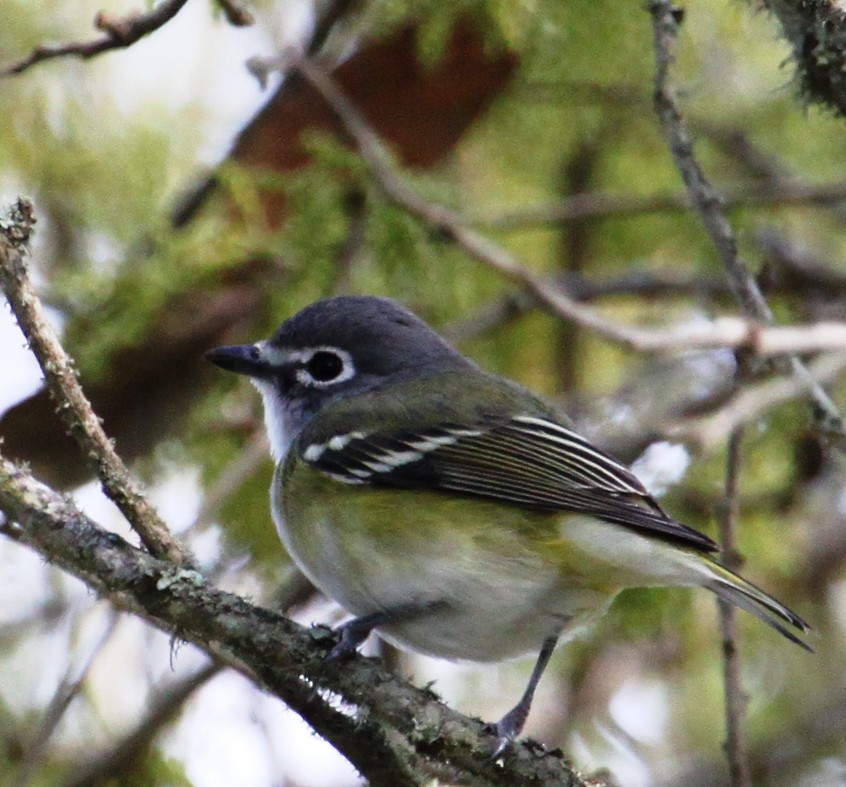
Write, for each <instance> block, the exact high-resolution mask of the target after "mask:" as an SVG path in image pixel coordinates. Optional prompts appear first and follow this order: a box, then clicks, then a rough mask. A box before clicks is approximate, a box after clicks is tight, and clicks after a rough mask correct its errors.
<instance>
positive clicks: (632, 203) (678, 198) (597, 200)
mask: <svg viewBox="0 0 846 787" xmlns="http://www.w3.org/2000/svg"><path fill="white" fill-rule="evenodd" d="M844 201H846V183H843V182H842V181H838V182H836V183H821V184H807V183H793V182H789V181H780V182H768V183H744V184H738V185H734V186H727V187H726V188H725V189H724V190H723V206H724V207H726V208H751V207H758V206H763V205H766V206H772V205H823V206H829V205H833V204H838V203H841V202H844ZM688 210H690V200H689V199H688V193H687V192H686V191H685V192H677V193H675V194H650V195H647V196H630V195H629V196H627V195H621V194H602V193H584V194H573V195H572V196H569V197H565V198H564V199H560V200H557V201H555V202H549V203H546V204H542V205H533V206H529V207H526V208H519V209H517V210H513V211H509V212H507V213H499V214H489V215H485V216H479V217H478V218H476V219H474V220H473V221H474V223H476V224H479V225H482V226H485V227H491V228H494V229H504V230H521V229H525V228H528V227H535V226H544V225H547V224H566V223H569V222H572V221H578V220H579V219H587V218H608V217H615V218H619V217H628V216H638V215H641V214H644V213H670V212H679V211H688Z"/></svg>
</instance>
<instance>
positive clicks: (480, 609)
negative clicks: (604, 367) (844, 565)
mask: <svg viewBox="0 0 846 787" xmlns="http://www.w3.org/2000/svg"><path fill="white" fill-rule="evenodd" d="M206 358H207V359H208V360H209V361H211V362H212V363H214V364H216V365H217V366H219V367H221V368H222V369H224V370H227V371H230V372H235V373H238V374H241V375H246V376H247V377H249V378H250V380H251V381H252V383H253V384H254V385H255V387H256V388H257V389H258V391H259V393H260V394H261V397H262V400H263V405H264V417H265V425H266V429H267V435H268V440H269V445H270V450H271V454H272V457H273V460H274V461H275V472H274V477H273V482H272V486H271V493H270V497H271V513H272V516H273V520H274V522H275V525H276V528H277V530H278V533H279V536H280V538H281V540H282V543H283V545H284V546H285V548H286V549H287V551H288V553H289V554H290V556H291V557H292V558H293V560H294V561H295V563H296V564H297V566H298V567H299V568H300V569H301V570H302V572H303V573H304V574H305V575H306V576H307V577H308V578H309V579H310V580H311V582H312V583H313V584H314V585H315V586H316V587H317V588H319V589H320V590H321V591H322V592H323V593H324V594H325V595H326V596H328V597H329V598H331V599H333V600H334V601H336V602H338V603H339V604H340V605H341V606H342V607H343V608H344V609H345V610H346V611H347V612H348V613H350V614H351V615H352V616H353V617H352V618H351V619H350V620H349V621H347V622H346V623H343V624H341V626H340V627H339V632H338V635H339V636H338V640H337V644H335V645H334V647H333V648H332V651H331V652H330V653H329V659H331V660H334V659H339V658H342V657H343V656H345V655H347V654H350V653H352V652H353V651H355V649H356V648H357V647H358V646H359V645H360V644H361V643H362V642H363V641H364V640H365V639H366V638H367V637H368V636H369V635H370V633H371V632H373V631H374V630H375V631H376V632H377V633H378V634H379V635H380V636H381V637H382V638H383V639H385V640H386V641H388V642H389V643H391V644H394V645H396V646H398V647H400V648H403V649H408V650H411V651H415V652H418V653H422V654H426V655H430V656H435V657H439V658H443V659H451V660H461V661H471V662H499V661H503V660H506V659H513V658H516V657H520V656H526V655H529V654H534V655H535V663H534V669H533V670H532V673H531V676H530V678H529V681H528V684H527V686H526V689H525V691H524V693H523V695H522V696H521V697H520V699H519V700H518V702H517V703H516V704H515V705H514V707H513V708H512V709H511V710H509V711H508V712H507V713H506V714H505V715H504V716H503V717H502V718H501V719H500V720H499V721H498V722H497V723H496V724H495V725H493V726H494V731H495V734H496V740H497V742H496V748H495V752H494V756H498V755H500V754H502V752H504V751H505V749H506V747H507V746H508V745H509V744H510V743H511V742H512V741H514V740H515V739H516V738H517V737H519V735H520V733H521V732H522V730H523V727H524V725H525V722H526V719H527V717H528V715H529V711H530V708H531V704H532V700H533V697H534V694H535V691H536V689H537V686H538V683H539V681H540V679H541V676H542V675H543V672H544V670H545V668H546V666H547V664H548V662H549V659H550V657H551V655H552V653H553V651H554V650H555V648H556V647H557V645H558V644H559V643H561V642H562V641H565V640H566V639H568V638H571V637H572V636H573V634H575V633H576V632H578V631H580V630H582V629H584V628H585V627H588V626H589V625H590V624H592V623H593V622H594V621H595V620H596V619H597V618H598V617H599V616H600V615H602V614H603V613H604V612H605V611H606V610H607V609H608V607H609V606H610V604H611V602H612V601H613V599H614V597H615V596H616V595H617V594H618V593H619V592H620V591H621V590H623V589H625V588H630V587H648V586H685V587H704V588H706V589H708V590H710V591H712V592H713V593H715V594H716V595H717V596H719V597H720V598H721V599H724V600H725V601H727V602H730V603H731V604H733V605H735V606H737V607H739V608H741V609H744V610H746V611H747V612H750V613H752V614H753V615H755V616H756V617H758V618H760V619H761V620H762V621H764V622H765V623H767V624H768V625H770V626H771V627H772V628H774V629H775V630H776V631H778V632H779V633H780V634H782V635H783V636H784V637H786V638H787V639H788V640H790V641H791V642H794V643H796V644H798V645H800V646H801V647H803V648H804V649H806V650H811V648H810V646H809V645H808V644H807V642H806V641H805V638H804V635H805V634H807V633H808V632H809V631H810V627H809V626H808V624H807V623H806V622H805V621H804V620H803V619H802V618H800V617H799V616H798V615H797V614H796V613H794V612H792V611H791V610H790V609H788V608H787V607H786V606H785V605H784V604H782V603H781V602H779V601H777V600H776V599H775V598H773V597H772V596H770V595H769V594H767V593H765V592H764V591H763V590H761V589H759V588H758V587H756V586H755V585H753V584H752V583H751V582H749V581H747V580H746V579H744V578H742V577H741V576H739V575H738V574H736V573H734V572H732V571H730V570H729V569H727V568H725V567H723V566H722V565H720V564H719V563H718V562H717V561H716V560H715V558H714V557H713V554H714V553H715V552H717V551H718V548H717V545H716V544H715V543H714V542H713V541H712V540H711V539H710V538H709V537H708V536H706V535H704V534H703V533H700V532H699V531H697V530H695V529H693V528H691V527H688V526H687V525H684V524H682V523H681V522H678V521H676V520H675V519H673V518H672V517H671V516H670V515H669V514H667V513H666V512H665V511H664V509H663V508H662V507H661V505H659V503H658V502H657V500H656V499H655V498H654V497H653V496H652V495H651V494H650V493H649V492H648V491H647V489H646V488H645V487H644V485H643V484H642V483H641V481H639V480H638V478H637V477H636V476H635V475H634V474H633V473H632V472H631V471H630V470H629V469H628V468H627V467H626V466H625V465H624V464H623V463H622V462H620V461H618V460H617V459H615V458H614V457H612V456H611V455H609V454H608V453H606V452H605V451H602V450H601V449H599V448H598V447H597V446H595V445H593V444H592V443H591V442H590V441H589V440H588V439H586V438H585V437H583V436H582V435H580V434H579V433H578V432H577V431H576V430H575V429H574V428H573V426H572V424H571V422H570V421H569V419H568V418H567V417H566V416H565V415H564V414H563V413H560V412H558V411H557V410H556V408H554V407H552V406H551V405H550V404H547V403H546V402H544V401H543V400H542V399H541V398H539V397H538V396H536V395H535V394H534V393H532V392H531V391H530V390H528V389H527V388H525V387H523V386H521V385H519V384H518V383H516V382H514V381H512V380H510V379H507V378H504V377H501V376H498V375H496V374H493V373H490V372H488V371H485V370H483V369H482V368H480V367H479V366H478V365H477V364H476V363H474V362H473V361H472V360H470V359H468V358H466V357H465V356H463V355H462V354H461V353H460V352H459V351H458V350H457V349H455V348H454V347H453V346H452V345H451V344H450V343H449V342H447V341H446V340H445V339H444V338H443V337H442V336H440V335H439V334H438V333H437V332H436V331H435V330H433V329H432V328H431V327H430V326H429V325H428V324H427V323H425V322H424V321H423V320H422V319H420V318H419V317H417V316H416V315H415V314H413V313H412V312H411V311H409V310H408V309H406V308H405V307H404V306H402V305H400V304H399V303H398V302H396V301H394V300H391V299H388V298H383V297H377V296H369V295H361V296H355V295H347V296H338V297H333V298H327V299H324V300H320V301H317V302H315V303H313V304H311V305H309V306H306V307H305V308H303V309H302V310H301V311H299V312H298V313H297V314H295V315H294V316H292V317H290V318H289V319H287V320H286V321H285V322H283V323H282V325H281V326H280V327H279V329H278V330H277V331H276V333H274V334H273V335H272V337H271V338H269V339H267V340H263V341H259V342H256V343H254V344H244V345H231V346H225V347H218V348H215V349H212V350H209V351H208V352H207V353H206Z"/></svg>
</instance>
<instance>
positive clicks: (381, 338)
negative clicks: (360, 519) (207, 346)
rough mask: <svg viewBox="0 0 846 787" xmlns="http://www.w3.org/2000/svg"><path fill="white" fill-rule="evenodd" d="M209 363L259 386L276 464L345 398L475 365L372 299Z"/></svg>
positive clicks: (328, 310)
mask: <svg viewBox="0 0 846 787" xmlns="http://www.w3.org/2000/svg"><path fill="white" fill-rule="evenodd" d="M206 358H207V359H208V360H209V361H211V362H212V363H214V364H217V365H218V366H220V367H222V368H223V369H227V370H228V371H231V372H237V373H239V374H245V375H247V376H249V377H250V378H251V379H252V380H253V382H254V383H255V385H256V387H257V388H258V389H259V391H260V392H261V394H262V397H263V399H264V407H265V419H266V422H267V429H268V436H269V438H270V442H271V450H272V452H273V455H274V457H275V458H276V459H277V461H279V460H281V459H282V457H283V456H284V455H285V453H286V452H287V449H288V446H289V445H290V442H291V441H292V440H293V439H294V438H295V437H296V436H297V434H299V432H300V431H301V430H302V428H303V427H304V426H305V425H306V424H307V423H308V421H309V420H310V419H311V418H312V417H313V416H314V415H315V414H316V413H317V412H318V411H319V410H320V409H321V408H322V407H325V406H326V405H328V404H330V403H331V402H334V401H336V400H337V399H339V398H343V397H346V396H354V395H356V394H360V393H364V392H366V391H372V390H375V389H377V388H379V387H381V386H383V385H389V384H393V383H396V382H400V381H402V380H407V379H410V378H414V377H419V376H424V375H427V374H431V373H433V372H436V371H446V370H448V369H450V368H467V367H468V366H469V365H470V362H469V361H467V360H466V359H465V358H463V357H462V356H461V355H460V354H459V353H458V352H457V351H456V350H455V349H454V348H453V347H451V346H450V345H449V344H447V342H446V341H444V339H442V338H441V337H440V336H439V335H438V334H437V333H435V332H434V331H433V330H432V329H431V328H430V327H429V326H428V325H426V323H425V322H423V321H422V320H421V319H420V318H419V317H416V316H415V315H414V314H412V313H411V312H410V311H408V310H407V309H405V308H403V307H402V306H400V305H399V304H398V303H396V302H395V301H392V300H389V299H388V298H376V297H372V296H342V297H338V298H327V299H326V300H322V301H318V302H317V303H313V304H312V305H311V306H307V307H306V308H305V309H303V310H302V311H301V312H299V313H298V314H295V315H294V316H293V317H291V318H290V319H289V320H286V321H285V322H284V323H282V325H281V326H280V327H279V330H277V331H276V333H275V334H274V335H273V336H272V337H271V338H270V339H268V340H266V341H261V342H257V343H256V344H246V345H234V346H229V347H218V348H217V349H214V350H210V351H209V352H208V353H206Z"/></svg>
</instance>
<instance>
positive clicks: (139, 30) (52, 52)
mask: <svg viewBox="0 0 846 787" xmlns="http://www.w3.org/2000/svg"><path fill="white" fill-rule="evenodd" d="M187 2H188V0H162V2H161V3H159V4H158V5H157V6H154V7H153V9H152V10H151V11H150V12H149V13H146V14H142V13H139V12H138V11H133V12H132V13H129V14H127V15H126V16H119V17H116V16H110V15H109V14H107V13H105V12H104V11H99V12H98V13H97V15H96V16H95V17H94V27H96V28H97V29H98V30H100V31H102V32H104V33H105V35H104V36H103V37H102V38H95V39H94V40H92V41H80V42H77V43H73V44H59V45H57V46H46V45H42V46H38V47H36V48H35V49H34V50H33V51H32V52H31V53H30V54H29V55H27V56H26V57H25V58H23V60H19V61H18V62H17V63H12V65H10V66H6V67H5V68H0V77H4V76H10V75H12V74H21V73H23V72H24V71H26V70H27V69H28V68H31V67H32V66H34V65H35V64H36V63H43V62H44V61H45V60H53V59H55V58H57V57H69V56H70V57H80V58H82V59H83V60H87V59H88V58H91V57H94V56H95V55H99V54H101V53H102V52H107V51H108V50H110V49H125V48H126V47H129V46H132V44H134V43H135V42H136V41H138V40H140V39H141V38H143V37H144V36H146V35H149V34H150V33H152V32H153V31H155V30H158V29H159V28H160V27H162V26H163V25H165V24H166V23H167V22H169V21H170V20H171V19H173V17H175V16H176V15H177V14H178V13H179V11H180V10H181V9H182V6H184V5H185V3H187Z"/></svg>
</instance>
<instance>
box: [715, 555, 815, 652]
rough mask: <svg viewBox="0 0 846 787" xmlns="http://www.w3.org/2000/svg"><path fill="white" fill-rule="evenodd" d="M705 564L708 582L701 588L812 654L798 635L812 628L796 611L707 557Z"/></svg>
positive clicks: (810, 649) (808, 646)
mask: <svg viewBox="0 0 846 787" xmlns="http://www.w3.org/2000/svg"><path fill="white" fill-rule="evenodd" d="M704 562H705V563H706V566H707V569H708V579H707V580H706V581H705V582H704V583H703V585H704V587H706V588H708V589H709V590H712V591H713V592H714V593H716V594H717V595H718V596H719V597H720V598H722V599H725V600H726V601H728V602H729V603H730V604H734V605H735V606H736V607H740V609H745V610H746V611H747V612H751V613H752V614H753V615H754V616H755V617H756V618H759V619H760V620H763V621H764V623H766V624H767V625H768V626H772V627H773V628H774V629H775V630H776V631H777V632H779V634H781V635H783V636H785V637H787V639H789V640H790V641H791V642H795V643H796V644H797V645H799V647H801V648H804V649H805V650H807V651H809V652H813V648H811V646H810V645H808V643H807V642H805V641H804V640H803V639H801V638H800V637H801V635H804V634H807V633H808V632H809V631H810V630H811V627H810V626H809V625H808V624H807V623H806V622H805V621H804V620H802V618H800V617H799V616H798V615H797V614H796V613H795V612H793V611H792V610H790V609H788V608H787V607H786V606H784V604H782V603H781V602H780V601H776V599H774V598H773V597H772V596H771V595H769V594H768V593H765V592H764V591H763V590H761V589H760V588H758V587H755V585H753V584H752V583H751V582H748V581H747V580H745V579H743V577H741V576H738V575H737V574H735V573H734V572H733V571H729V570H728V569H727V568H725V567H723V566H721V565H719V564H718V563H714V562H713V561H711V560H708V559H707V558H705V559H704ZM797 632H798V633H797Z"/></svg>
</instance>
